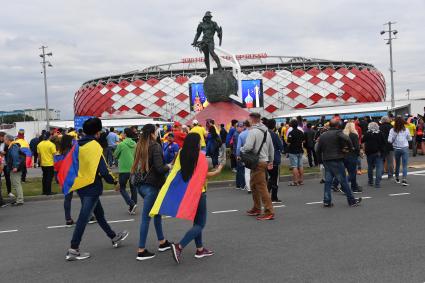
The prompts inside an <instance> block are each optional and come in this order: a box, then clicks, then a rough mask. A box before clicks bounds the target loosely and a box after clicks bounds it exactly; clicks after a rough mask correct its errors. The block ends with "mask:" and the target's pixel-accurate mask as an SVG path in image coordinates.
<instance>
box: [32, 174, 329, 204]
mask: <svg viewBox="0 0 425 283" xmlns="http://www.w3.org/2000/svg"><path fill="white" fill-rule="evenodd" d="M320 176H321V175H320V173H307V174H304V179H305V180H311V179H316V178H320ZM291 178H292V176H290V175H285V176H280V178H279V182H289V181H290V180H291ZM234 186H235V181H234V180H232V181H214V182H210V183H208V190H209V191H215V190H220V189H224V188H233V187H234ZM113 195H119V192H116V191H114V190H108V191H103V194H102V196H113ZM59 199H63V195H62V194H60V193H58V194H56V195H51V196H28V197H25V202H32V201H44V200H59Z"/></svg>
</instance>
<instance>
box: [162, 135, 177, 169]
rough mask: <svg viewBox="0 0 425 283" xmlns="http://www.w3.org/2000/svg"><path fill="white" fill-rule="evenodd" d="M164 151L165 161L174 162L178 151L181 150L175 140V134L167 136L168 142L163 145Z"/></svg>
mask: <svg viewBox="0 0 425 283" xmlns="http://www.w3.org/2000/svg"><path fill="white" fill-rule="evenodd" d="M162 151H163V153H164V161H165V163H167V164H170V163H171V162H173V160H174V158H175V157H176V155H177V153H178V152H179V145H178V144H177V143H175V142H174V134H173V133H169V134H168V136H167V142H165V143H164V144H163V145H162Z"/></svg>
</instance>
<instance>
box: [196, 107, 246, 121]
mask: <svg viewBox="0 0 425 283" xmlns="http://www.w3.org/2000/svg"><path fill="white" fill-rule="evenodd" d="M248 115H249V112H248V111H246V110H245V109H244V108H242V107H240V106H238V105H236V104H234V103H232V102H214V103H210V104H209V105H208V106H207V107H206V108H205V109H204V110H202V111H201V112H199V113H198V114H196V115H195V116H194V117H193V119H192V120H198V122H199V124H200V125H202V126H205V123H206V121H207V120H208V119H213V120H214V122H215V124H216V125H217V126H219V125H220V124H224V125H227V124H228V123H230V122H231V121H232V120H233V119H235V120H238V121H245V120H246V119H248Z"/></svg>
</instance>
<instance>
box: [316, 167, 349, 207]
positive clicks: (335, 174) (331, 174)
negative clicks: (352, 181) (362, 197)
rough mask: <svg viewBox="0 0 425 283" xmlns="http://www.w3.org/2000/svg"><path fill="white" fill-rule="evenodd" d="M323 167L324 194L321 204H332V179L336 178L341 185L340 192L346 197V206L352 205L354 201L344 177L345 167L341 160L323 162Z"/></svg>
mask: <svg viewBox="0 0 425 283" xmlns="http://www.w3.org/2000/svg"><path fill="white" fill-rule="evenodd" d="M323 166H325V189H324V191H325V192H324V197H323V203H325V204H330V203H332V193H331V187H332V181H333V179H334V178H336V179H337V180H338V182H339V183H340V184H341V187H342V190H343V191H344V193H345V195H346V197H347V201H348V204H349V205H351V204H353V203H354V202H355V199H354V197H353V193H352V191H351V189H350V187H349V186H348V182H347V177H346V175H345V167H344V163H343V161H342V159H337V160H326V161H323Z"/></svg>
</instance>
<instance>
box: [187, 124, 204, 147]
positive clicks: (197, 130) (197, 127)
mask: <svg viewBox="0 0 425 283" xmlns="http://www.w3.org/2000/svg"><path fill="white" fill-rule="evenodd" d="M192 125H193V127H192V129H190V131H189V133H197V134H198V135H199V137H200V138H201V150H203V151H204V152H205V150H206V146H207V144H206V142H205V138H206V137H207V131H206V130H205V128H204V127H202V126H200V125H199V122H198V120H193V121H192Z"/></svg>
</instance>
